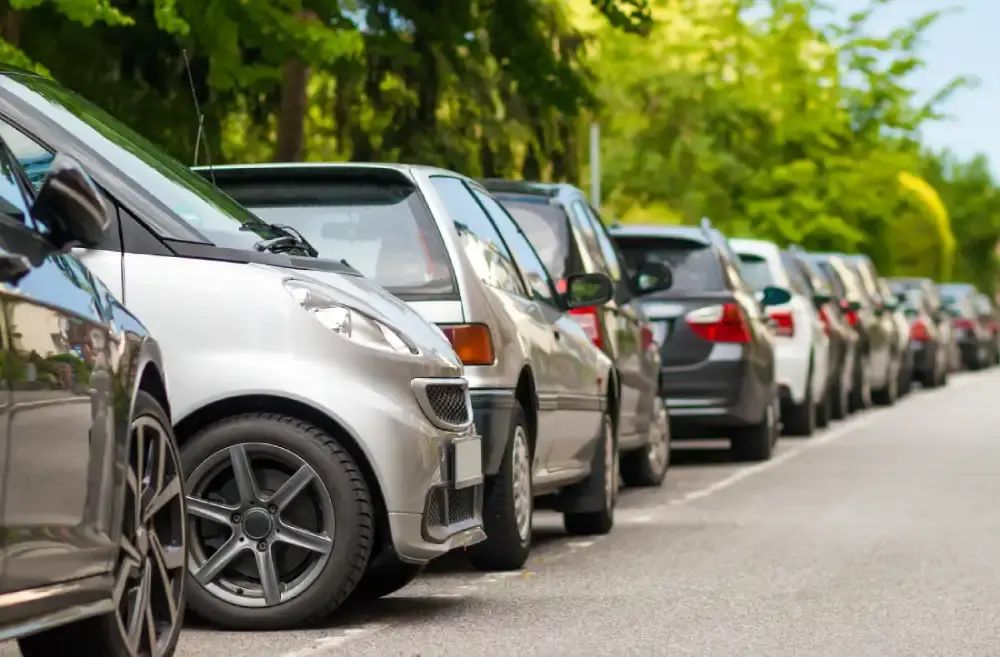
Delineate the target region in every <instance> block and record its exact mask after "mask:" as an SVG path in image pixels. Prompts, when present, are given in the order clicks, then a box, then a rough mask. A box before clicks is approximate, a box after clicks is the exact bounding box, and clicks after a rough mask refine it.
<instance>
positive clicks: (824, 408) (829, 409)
mask: <svg viewBox="0 0 1000 657" xmlns="http://www.w3.org/2000/svg"><path fill="white" fill-rule="evenodd" d="M830 393H831V391H830V387H829V386H827V389H826V392H824V393H823V399H821V400H820V402H819V403H818V404H816V426H817V427H819V428H821V429H825V428H826V427H828V426H830V416H831V415H832V414H833V400H832V399H831V394H830Z"/></svg>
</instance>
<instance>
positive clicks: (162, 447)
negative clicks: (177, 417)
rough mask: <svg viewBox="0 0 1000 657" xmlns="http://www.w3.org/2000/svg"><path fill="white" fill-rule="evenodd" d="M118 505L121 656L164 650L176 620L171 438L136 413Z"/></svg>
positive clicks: (180, 506)
mask: <svg viewBox="0 0 1000 657" xmlns="http://www.w3.org/2000/svg"><path fill="white" fill-rule="evenodd" d="M128 450H129V457H128V469H127V471H126V473H125V505H124V509H123V513H122V534H121V538H120V539H119V546H120V553H119V557H118V563H117V564H116V568H115V584H114V589H113V590H112V600H113V601H114V604H115V607H116V612H117V613H116V614H115V618H116V621H117V624H118V629H119V631H120V632H121V637H122V640H123V642H124V645H125V647H126V649H127V650H128V654H129V655H134V656H136V657H146V656H148V657H157V656H158V655H163V654H165V653H166V651H167V648H168V647H169V646H170V643H171V641H172V640H173V637H174V634H175V630H176V628H177V626H178V625H179V624H180V622H181V620H182V619H181V612H182V608H181V607H182V605H181V599H182V595H183V590H184V562H185V558H184V555H185V548H186V544H185V524H184V496H183V494H182V490H181V477H180V462H179V461H178V457H177V452H176V448H175V447H174V445H173V443H172V438H171V434H170V432H169V430H168V429H166V428H165V427H164V426H163V425H162V424H161V423H160V421H159V420H157V419H156V418H155V417H152V416H148V415H144V416H141V417H139V418H136V419H135V420H134V421H133V422H132V426H131V429H130V431H129V447H128Z"/></svg>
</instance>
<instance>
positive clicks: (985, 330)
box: [938, 283, 995, 370]
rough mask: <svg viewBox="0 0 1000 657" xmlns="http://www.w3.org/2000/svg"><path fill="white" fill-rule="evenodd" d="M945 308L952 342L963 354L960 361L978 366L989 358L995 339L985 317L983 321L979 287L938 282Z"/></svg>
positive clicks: (970, 366)
mask: <svg viewBox="0 0 1000 657" xmlns="http://www.w3.org/2000/svg"><path fill="white" fill-rule="evenodd" d="M938 292H940V294H941V301H942V302H943V303H944V307H945V310H946V311H947V312H948V314H949V315H951V318H952V322H951V325H952V329H953V330H954V332H955V342H957V343H958V348H959V350H960V352H961V354H962V365H963V366H965V367H966V368H967V369H970V370H979V369H982V368H984V367H986V366H987V365H989V364H990V363H991V362H992V361H991V357H992V355H993V351H994V344H995V342H994V340H993V335H992V332H991V331H990V325H989V323H988V319H987V320H986V321H984V318H983V313H982V307H981V304H982V302H981V301H980V300H979V299H978V295H979V290H977V289H976V286H975V285H972V284H971V283H945V284H942V285H939V286H938Z"/></svg>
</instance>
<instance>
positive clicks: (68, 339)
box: [0, 143, 186, 657]
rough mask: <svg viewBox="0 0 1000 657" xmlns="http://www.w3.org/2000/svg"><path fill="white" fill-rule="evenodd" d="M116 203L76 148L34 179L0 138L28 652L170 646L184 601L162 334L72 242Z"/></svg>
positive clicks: (1, 503) (114, 651) (7, 627)
mask: <svg viewBox="0 0 1000 657" xmlns="http://www.w3.org/2000/svg"><path fill="white" fill-rule="evenodd" d="M108 212H109V210H108V206H106V204H105V203H104V202H103V200H102V197H101V195H100V192H98V190H97V189H96V188H95V187H94V186H93V184H92V183H91V182H90V179H89V178H88V177H87V176H86V175H85V174H84V173H83V172H82V170H81V169H80V168H79V167H77V166H76V165H75V164H74V163H73V162H72V161H70V160H68V159H65V158H63V157H58V156H57V157H56V158H55V160H54V161H52V163H51V169H50V172H49V174H48V177H47V178H46V179H45V180H44V182H42V183H41V186H40V189H39V191H38V193H37V194H36V193H35V191H34V189H33V187H32V185H31V183H30V182H29V180H28V178H27V176H26V175H25V174H24V172H23V171H22V170H21V169H20V165H19V164H18V163H17V162H16V161H15V160H14V159H13V158H12V156H11V155H10V152H9V151H8V150H7V147H6V145H4V144H2V143H0V283H2V285H0V309H2V317H3V323H2V326H0V336H2V350H0V354H2V358H3V363H4V367H3V372H4V381H3V388H2V390H0V408H2V409H3V413H4V415H5V417H4V418H3V420H4V422H3V430H2V432H0V461H2V465H3V467H2V471H3V473H4V475H3V478H2V480H0V483H2V489H0V509H2V526H3V535H2V536H3V538H2V552H0V573H2V574H0V639H11V638H18V639H19V641H20V648H21V652H22V654H23V655H24V656H25V657H62V656H65V657H68V656H70V655H73V656H87V655H95V656H96V655H101V656H102V657H103V656H105V655H116V656H118V655H163V656H169V655H170V654H172V653H173V650H174V646H175V644H176V642H177V637H178V634H179V632H180V626H181V620H182V617H183V612H184V595H183V594H184V580H185V577H184V566H185V555H186V543H185V539H186V537H185V522H184V511H185V508H184V495H183V494H182V482H181V478H180V476H179V474H180V468H179V460H178V453H177V447H176V445H175V442H174V437H173V433H172V430H171V424H170V419H169V416H168V411H167V403H166V392H165V391H166V386H165V380H164V378H163V368H162V364H161V362H160V352H159V348H158V346H157V345H156V343H155V342H154V341H153V340H152V339H151V338H150V337H149V335H148V334H147V332H146V330H145V329H144V328H143V326H142V325H141V324H140V323H139V322H138V321H137V320H136V319H135V318H134V317H133V316H132V315H131V314H130V313H129V312H128V311H127V310H125V309H124V308H123V307H122V306H121V305H119V304H118V303H117V302H116V301H115V300H114V298H113V297H112V295H111V294H110V293H109V291H108V290H107V289H106V288H105V287H104V285H102V284H101V283H100V281H98V280H97V279H96V278H95V277H94V276H93V275H92V274H91V273H90V271H89V270H88V269H87V268H86V267H84V266H83V265H82V264H81V263H80V262H79V261H78V260H77V259H76V258H75V257H73V256H72V255H69V254H68V253H67V250H68V249H69V248H70V247H72V246H76V245H82V246H87V245H90V244H93V243H94V242H96V241H97V240H98V239H100V237H101V234H102V232H103V229H104V227H105V226H106V225H107V213H108Z"/></svg>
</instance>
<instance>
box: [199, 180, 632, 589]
mask: <svg viewBox="0 0 1000 657" xmlns="http://www.w3.org/2000/svg"><path fill="white" fill-rule="evenodd" d="M214 176H215V180H216V182H217V184H218V185H220V186H221V187H222V189H224V190H225V191H227V192H228V193H229V194H231V195H232V196H233V197H234V198H235V199H237V200H238V201H240V202H241V203H243V204H244V205H246V206H247V207H249V208H250V209H251V210H253V211H254V212H255V213H256V214H257V215H258V216H260V217H262V218H264V219H265V220H269V221H280V222H282V223H283V224H286V225H289V226H292V227H293V228H294V229H295V230H296V231H297V232H299V233H301V234H302V235H303V236H304V237H305V238H306V239H308V240H309V242H310V243H311V244H313V245H314V246H315V248H316V250H317V251H318V252H319V253H320V254H330V255H331V256H332V257H342V256H346V257H347V258H349V259H350V261H351V262H352V264H354V265H355V266H356V267H358V269H360V270H361V271H362V272H363V273H364V274H365V275H367V276H369V277H371V278H372V279H373V280H374V281H376V282H377V283H379V284H381V285H384V286H385V287H386V288H387V289H388V290H389V291H390V292H391V293H393V294H395V295H396V296H397V297H399V298H400V299H402V300H404V301H406V302H407V303H409V304H410V305H411V306H412V307H413V308H414V309H416V310H417V311H418V312H420V313H421V314H422V315H423V316H424V317H426V318H427V319H428V320H430V321H432V322H435V323H436V324H438V325H440V326H441V328H442V330H444V332H445V333H446V334H447V335H448V336H449V337H450V339H451V341H452V343H453V344H454V346H455V349H456V351H457V352H458V354H459V355H460V356H461V357H462V361H463V363H464V364H465V375H466V377H468V379H469V382H470V386H471V396H472V407H473V412H474V416H475V421H476V426H477V427H478V430H479V433H480V434H481V435H482V436H483V439H484V450H483V470H484V471H485V473H486V476H487V483H486V499H485V503H484V511H483V513H484V520H485V526H486V534H487V539H486V541H484V542H483V543H481V544H479V545H477V546H475V547H473V548H470V549H469V550H467V555H468V557H469V559H470V560H471V561H472V563H473V564H474V565H475V566H476V567H478V568H481V569H489V570H493V569H502V570H503V569H513V568H519V567H521V566H522V565H523V564H524V561H525V559H527V557H528V553H529V550H530V547H531V522H532V508H533V505H534V498H535V497H537V496H548V499H547V500H545V501H546V502H548V503H550V504H551V505H552V506H554V507H555V508H556V509H558V510H559V511H561V512H562V513H563V517H564V522H565V526H566V529H567V530H568V531H569V532H571V533H574V534H601V533H606V532H608V531H610V530H611V527H612V524H613V520H614V507H615V502H616V499H617V491H618V459H617V435H616V426H618V423H617V418H618V413H619V409H620V408H621V404H620V398H619V397H618V391H619V384H618V382H617V381H616V380H615V379H614V378H613V370H612V367H611V361H610V359H608V357H607V356H605V355H604V354H603V353H601V352H600V351H598V350H597V349H596V348H595V347H594V345H593V344H592V342H591V340H590V336H588V335H587V334H586V332H585V331H584V330H583V328H582V327H581V326H580V324H579V323H577V322H576V321H575V320H574V319H573V317H572V315H571V314H570V313H571V312H572V311H573V310H574V309H577V308H583V307H593V306H601V305H603V304H604V303H605V302H607V301H608V300H609V299H610V298H611V296H612V286H611V281H610V280H609V279H608V277H607V276H605V275H604V274H579V275H570V276H568V277H567V278H566V279H565V284H564V290H563V291H562V292H560V291H557V290H556V289H555V286H554V283H553V281H552V280H551V278H550V276H549V273H548V271H547V270H546V269H545V266H544V265H543V264H542V261H541V260H540V259H539V257H538V255H537V253H536V252H535V249H534V248H533V247H532V245H531V243H530V242H529V241H528V240H527V239H526V237H525V235H524V234H523V232H522V231H521V230H520V229H519V228H518V226H517V224H516V223H515V222H514V221H513V220H512V219H511V217H510V216H509V215H508V214H507V212H506V211H505V210H504V209H503V208H502V207H501V206H500V204H499V203H497V201H496V200H495V199H494V198H493V197H491V196H490V195H489V193H488V192H486V190H485V189H484V188H483V187H482V186H481V185H480V184H479V183H477V182H475V181H473V180H470V179H468V178H465V177H463V176H461V175H459V174H457V173H453V172H451V171H446V170H443V169H436V168H431V167H421V166H408V165H365V164H345V165H338V164H318V165H248V166H238V167H226V168H216V169H215V172H214Z"/></svg>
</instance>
